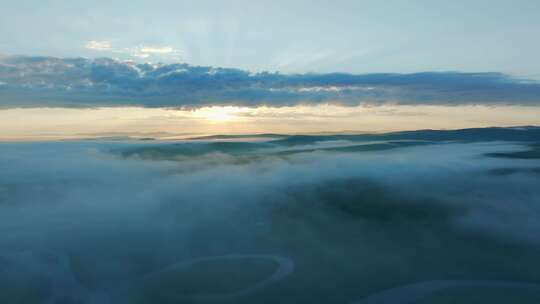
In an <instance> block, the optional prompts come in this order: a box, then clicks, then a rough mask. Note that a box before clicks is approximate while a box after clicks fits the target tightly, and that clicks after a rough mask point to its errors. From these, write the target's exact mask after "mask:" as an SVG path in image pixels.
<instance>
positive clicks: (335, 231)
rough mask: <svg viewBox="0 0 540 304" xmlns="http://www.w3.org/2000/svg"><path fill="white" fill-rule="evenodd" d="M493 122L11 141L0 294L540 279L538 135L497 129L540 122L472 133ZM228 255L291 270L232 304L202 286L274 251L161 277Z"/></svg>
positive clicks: (4, 158)
mask: <svg viewBox="0 0 540 304" xmlns="http://www.w3.org/2000/svg"><path fill="white" fill-rule="evenodd" d="M492 131H493V130H484V131H482V130H473V131H470V130H465V131H462V136H459V137H460V138H462V139H463V140H464V141H465V142H461V143H457V142H454V143H449V142H447V141H446V140H448V139H454V140H455V139H456V138H459V137H457V136H455V133H445V132H443V133H441V134H440V135H441V136H432V135H430V134H426V133H422V132H420V133H417V134H416V136H414V138H416V139H417V140H420V139H424V140H426V139H427V140H430V141H429V142H426V141H425V142H422V143H421V142H419V141H400V142H396V141H394V140H397V139H401V140H403V139H411V133H401V134H393V135H389V137H387V138H385V137H383V136H379V137H369V136H367V137H364V138H363V139H364V140H365V142H361V141H360V140H361V139H362V137H358V136H357V137H339V138H336V137H334V136H328V137H288V138H284V139H283V140H280V141H269V142H257V143H246V142H214V141H192V142H188V143H186V142H172V143H171V142H134V141H131V142H129V141H126V142H106V141H86V142H85V141H80V142H75V141H70V142H52V143H44V142H41V143H3V144H0V148H1V149H2V154H0V168H1V169H2V173H3V174H1V175H0V232H1V234H2V238H0V269H1V270H2V271H0V288H1V289H2V291H3V293H1V294H0V300H3V301H2V302H10V301H11V300H12V299H16V300H20V301H15V303H40V302H44V300H47V299H50V298H51V297H57V299H61V298H62V297H64V298H65V299H70V301H68V300H66V301H65V302H67V303H76V302H78V303H155V302H156V300H157V301H158V302H160V303H171V304H172V303H179V302H181V303H218V302H219V303H229V302H234V303H278V302H279V303H354V301H357V300H360V299H363V298H364V297H365V296H368V295H370V294H373V293H375V292H380V291H385V290H387V289H389V288H393V287H396V286H401V285H404V284H410V283H415V282H421V281H425V280H439V279H447V280H462V279H475V280H508V281H517V282H531V283H534V282H537V281H538V276H537V274H538V269H540V264H539V262H538V253H539V248H540V247H539V246H540V238H539V236H538V233H537V231H538V229H540V221H539V220H538V219H539V217H538V214H539V212H540V209H539V206H538V204H537V203H536V202H538V199H539V198H540V190H539V189H538V177H539V175H538V170H537V168H538V166H539V163H538V156H537V158H529V159H525V158H518V157H519V156H520V154H516V153H521V152H520V151H525V150H528V149H531V147H534V146H531V147H529V146H528V145H523V144H522V143H514V142H503V141H501V140H504V139H505V138H506V139H507V138H513V137H514V134H515V133H519V132H523V133H524V134H526V133H530V136H532V137H535V138H538V136H537V133H538V130H536V129H531V130H513V129H512V130H510V131H508V132H509V133H512V134H506V131H504V130H498V131H503V133H505V134H503V133H499V132H496V133H497V134H498V135H496V136H491V135H490V136H487V137H478V136H473V137H471V136H467V134H469V135H470V134H478V133H482V132H484V133H487V134H493V133H492ZM398 136H402V137H399V138H398ZM385 139H387V140H389V141H385ZM492 139H497V140H498V141H490V142H483V140H492ZM523 139H524V138H518V140H520V141H521V140H523ZM477 140H479V141H480V142H477ZM531 140H532V139H531ZM471 141H472V142H471ZM362 144H363V145H362ZM361 147H365V149H363V148H361ZM488 153H506V156H501V155H489V154H488ZM486 154H488V155H486ZM508 155H513V156H514V158H509V157H508ZM493 156H495V157H493ZM516 156H517V157H516ZM230 255H235V256H249V255H265V256H281V257H286V258H287V260H288V261H291V262H292V263H294V266H295V267H294V271H292V273H290V274H288V275H287V276H286V277H284V278H283V279H282V280H281V281H280V282H275V284H269V285H265V286H264V288H261V289H260V290H257V292H256V293H253V294H251V295H247V296H246V295H240V296H239V297H238V298H234V299H233V300H232V301H229V302H226V301H221V302H220V301H198V300H197V299H195V300H193V298H190V297H193V296H197V295H201V294H202V295H206V294H213V295H214V296H218V297H219V296H220V295H224V294H225V295H227V294H229V293H230V292H231V291H238V290H244V289H246V288H249V287H250V286H253V285H254V283H255V282H263V281H264V279H265V278H267V277H269V276H270V275H271V273H272V271H275V270H276V269H277V267H278V265H277V264H276V263H273V261H270V262H272V263H270V264H269V263H265V261H264V260H263V261H260V260H254V259H251V260H250V259H240V260H237V261H230V262H234V263H233V264H231V263H224V262H227V261H223V260H222V261H219V260H216V261H213V262H212V263H207V264H202V265H199V266H200V267H198V268H197V267H193V268H190V269H176V271H175V272H174V273H171V274H169V275H166V274H165V275H161V274H160V273H159V271H160V270H161V269H168V268H171V267H172V266H171V265H175V263H179V262H180V263H181V262H184V263H189V261H193V260H194V259H195V260H197V259H200V258H204V257H208V256H230ZM266 262H268V261H266ZM524 266H526V267H524ZM156 271H158V273H157V274H158V275H156ZM145 276H146V277H150V278H152V280H150V282H142V283H144V284H141V282H140V278H144V277H145ZM74 282H75V283H76V284H74ZM68 287H69V288H68ZM74 287H77V288H74ZM308 287H310V288H308ZM68 296H69V297H68ZM106 297H109V298H108V299H106ZM92 300H93V301H92ZM107 300H108V301H107ZM218 300H219V299H218ZM460 302H461V301H460ZM508 302H516V301H508ZM518 302H519V301H518ZM390 303H393V302H390ZM489 303H499V302H497V301H494V302H491V301H489ZM503 303H504V302H503Z"/></svg>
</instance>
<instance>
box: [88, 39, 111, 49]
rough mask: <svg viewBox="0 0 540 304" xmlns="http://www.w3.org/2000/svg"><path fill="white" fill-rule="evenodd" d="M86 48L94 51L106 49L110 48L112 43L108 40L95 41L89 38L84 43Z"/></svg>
mask: <svg viewBox="0 0 540 304" xmlns="http://www.w3.org/2000/svg"><path fill="white" fill-rule="evenodd" d="M85 47H86V48H87V49H91V50H96V51H108V50H110V49H111V48H112V45H111V43H110V42H109V41H97V40H91V41H88V42H87V43H86V44H85Z"/></svg>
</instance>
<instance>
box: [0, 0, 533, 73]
mask: <svg viewBox="0 0 540 304" xmlns="http://www.w3.org/2000/svg"><path fill="white" fill-rule="evenodd" d="M539 8H540V4H539V3H538V1H535V0H516V1H499V0H490V1H488V0H485V1H482V0H480V1H479V0H473V1H464V0H461V1H460V0H458V1H440V0H435V1H420V0H416V1H400V0H394V1H357V0H351V1H349V0H341V1H312V0H310V1H305V0H295V1H281V0H277V1H252V0H250V1H244V0H242V1H208V0H202V1H181V0H180V1H176V0H175V1H163V0H158V1H150V2H149V1H138V0H135V1H114V2H111V1H104V0H97V1H91V2H89V1H59V0H55V1H53V0H45V1H42V0H40V1H38V0H21V1H9V0H8V1H5V2H4V3H3V4H2V10H1V12H0V50H1V52H4V53H7V54H25V55H44V56H57V57H77V56H85V57H118V58H122V59H132V60H152V61H166V62H177V61H182V62H187V63H190V64H194V65H204V66H218V67H234V68H240V69H246V70H250V71H280V72H292V73H296V72H323V73H327V72H348V73H373V72H394V73H412V72H421V71H456V70H459V71H466V72H478V71H489V72H492V71H496V72H503V73H509V74H514V75H520V76H529V77H530V76H535V77H540V75H539V73H540V62H538V60H535V57H536V56H537V54H538V53H540V41H539V40H538V39H535V37H536V36H537V35H538V32H539V30H540V18H538V9H539Z"/></svg>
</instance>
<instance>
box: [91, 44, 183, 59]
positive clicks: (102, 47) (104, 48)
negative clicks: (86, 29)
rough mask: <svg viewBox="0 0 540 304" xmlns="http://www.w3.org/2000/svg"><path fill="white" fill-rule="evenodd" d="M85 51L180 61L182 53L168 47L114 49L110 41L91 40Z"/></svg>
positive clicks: (144, 46) (143, 46) (145, 46)
mask: <svg viewBox="0 0 540 304" xmlns="http://www.w3.org/2000/svg"><path fill="white" fill-rule="evenodd" d="M85 47H86V48H87V49H90V50H93V51H98V52H109V53H113V54H122V55H126V56H129V57H133V58H142V59H145V58H150V57H152V56H154V57H155V56H158V57H159V56H168V57H170V58H172V59H177V60H178V59H180V56H181V54H182V52H180V51H179V50H177V49H174V48H172V47H170V46H147V45H142V46H137V47H115V46H113V44H112V42H110V41H106V40H103V41H97V40H91V41H88V42H87V43H86V44H85Z"/></svg>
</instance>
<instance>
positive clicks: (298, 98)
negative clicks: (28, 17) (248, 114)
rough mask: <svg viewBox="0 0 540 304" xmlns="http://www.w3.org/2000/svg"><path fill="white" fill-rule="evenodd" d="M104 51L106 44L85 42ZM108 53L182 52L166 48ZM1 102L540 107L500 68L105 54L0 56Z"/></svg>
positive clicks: (534, 91) (532, 93)
mask: <svg viewBox="0 0 540 304" xmlns="http://www.w3.org/2000/svg"><path fill="white" fill-rule="evenodd" d="M88 45H89V46H90V47H92V48H94V49H96V50H100V49H102V50H107V48H108V47H109V44H108V43H107V42H105V41H92V42H91V43H90V42H89V44H88ZM112 51H118V52H125V53H129V54H131V56H133V57H141V58H148V57H150V56H153V55H167V56H169V55H170V56H181V52H180V51H178V50H175V49H173V48H171V47H156V46H140V47H136V48H126V49H119V50H115V49H112ZM0 81H1V82H3V83H5V85H3V86H2V87H1V90H0V97H1V100H0V106H3V107H19V106H68V107H88V106H116V105H140V106H147V107H177V106H178V107H181V106H187V107H200V106H207V105H244V106H258V105H271V106H283V105H296V104H314V103H315V104H316V103H340V104H344V105H358V104H362V103H364V104H382V103H395V104H409V105H418V104H429V105H440V104H444V105H457V104H459V105H462V104H485V105H491V104H512V105H538V104H540V97H539V96H540V83H538V82H534V81H527V80H522V79H515V78H512V77H510V76H508V75H505V74H500V73H460V72H423V73H414V74H391V73H385V74H361V75H353V74H344V73H330V74H280V73H268V72H260V73H250V72H248V71H244V70H239V69H232V68H216V67H204V66H192V65H188V64H159V63H158V64H154V63H136V62H132V61H120V60H115V59H110V58H98V59H85V58H54V57H23V56H6V57H2V58H0Z"/></svg>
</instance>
